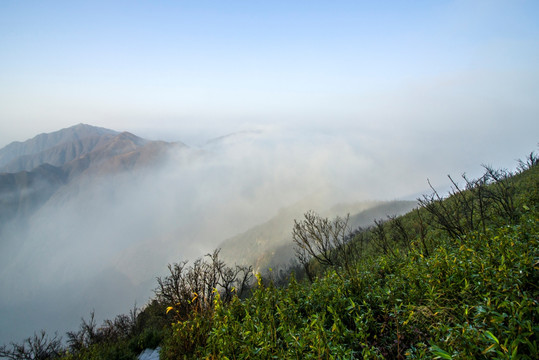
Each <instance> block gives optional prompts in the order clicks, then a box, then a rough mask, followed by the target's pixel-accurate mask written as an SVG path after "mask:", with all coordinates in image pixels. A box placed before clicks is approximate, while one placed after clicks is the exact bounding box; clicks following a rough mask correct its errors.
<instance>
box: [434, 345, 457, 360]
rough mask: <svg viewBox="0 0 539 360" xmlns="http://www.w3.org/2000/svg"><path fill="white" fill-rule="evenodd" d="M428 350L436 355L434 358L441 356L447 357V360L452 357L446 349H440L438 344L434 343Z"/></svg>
mask: <svg viewBox="0 0 539 360" xmlns="http://www.w3.org/2000/svg"><path fill="white" fill-rule="evenodd" d="M430 351H431V352H432V353H433V354H434V355H436V357H435V359H440V358H442V359H449V360H451V359H452V357H451V355H450V354H449V353H448V352H447V351H445V350H442V349H440V348H439V347H438V346H436V345H432V346H431V347H430Z"/></svg>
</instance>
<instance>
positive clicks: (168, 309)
mask: <svg viewBox="0 0 539 360" xmlns="http://www.w3.org/2000/svg"><path fill="white" fill-rule="evenodd" d="M172 309H174V308H173V307H172V306H169V307H167V312H166V313H167V314H168V313H169V311H170V310H172Z"/></svg>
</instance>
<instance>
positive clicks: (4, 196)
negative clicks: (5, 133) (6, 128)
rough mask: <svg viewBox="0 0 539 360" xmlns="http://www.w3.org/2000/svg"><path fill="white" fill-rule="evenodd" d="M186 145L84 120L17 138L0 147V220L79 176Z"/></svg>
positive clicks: (25, 211) (143, 162)
mask: <svg viewBox="0 0 539 360" xmlns="http://www.w3.org/2000/svg"><path fill="white" fill-rule="evenodd" d="M183 146H185V145H183V144H181V143H166V142H162V141H149V140H145V139H142V138H139V137H137V136H135V135H133V134H130V133H128V132H122V133H118V132H116V131H113V130H108V129H104V128H99V127H95V126H90V125H85V124H79V125H76V126H73V127H70V128H66V129H62V130H59V131H56V132H53V133H49V134H40V135H37V136H36V137H34V138H32V139H30V140H27V141H24V142H13V143H11V144H9V145H7V146H5V147H4V148H2V149H0V224H1V223H5V222H6V221H9V220H14V219H15V220H17V219H23V218H25V217H27V216H29V215H30V214H31V213H32V212H34V211H35V210H36V209H38V208H39V207H40V206H41V205H43V204H44V203H45V202H46V201H47V200H49V199H50V198H51V197H52V196H53V195H54V194H55V193H56V192H57V191H59V190H60V189H62V188H63V187H64V185H67V184H70V183H72V182H75V181H77V180H78V179H80V178H81V175H84V176H85V177H86V179H85V180H84V181H88V180H87V178H88V177H92V176H98V175H104V174H110V173H117V172H121V171H126V170H131V169H135V168H138V167H143V166H148V165H150V164H154V163H155V162H158V161H159V160H160V159H162V158H163V157H164V156H165V154H166V152H167V150H169V149H171V148H177V147H183Z"/></svg>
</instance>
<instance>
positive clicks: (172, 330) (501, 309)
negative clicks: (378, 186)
mask: <svg viewBox="0 0 539 360" xmlns="http://www.w3.org/2000/svg"><path fill="white" fill-rule="evenodd" d="M538 164H539V161H538V158H537V157H536V156H535V155H533V154H532V155H530V158H529V159H528V160H527V161H526V162H523V163H521V164H520V166H519V169H518V171H517V172H516V173H515V174H512V173H509V172H507V171H500V170H492V169H489V168H486V169H485V175H484V176H483V177H481V178H479V179H467V178H465V177H463V178H462V179H460V183H459V182H457V181H456V180H455V181H454V186H453V190H452V191H451V194H450V196H447V197H445V196H444V197H442V196H440V195H439V194H437V193H436V192H434V191H433V193H432V194H431V195H426V196H424V197H423V198H422V199H421V201H420V204H421V207H420V208H418V209H416V210H413V211H411V212H409V213H407V214H405V215H403V216H400V217H393V218H390V219H385V220H383V221H382V220H378V221H377V222H376V224H375V225H374V226H372V227H369V228H366V229H362V230H361V231H357V232H355V233H353V236H350V235H349V234H341V233H340V232H338V231H335V229H336V228H338V225H339V223H340V222H339V221H340V219H335V220H330V219H324V218H320V217H316V216H314V217H313V219H312V220H313V222H312V224H314V225H316V226H315V227H316V228H317V229H318V230H317V232H316V231H315V232H314V233H312V234H311V233H309V234H307V233H301V231H306V230H308V229H310V228H309V226H308V225H309V222H308V221H309V217H308V216H305V218H304V219H297V220H296V221H295V223H294V231H293V234H295V235H297V236H295V237H294V239H295V240H296V244H297V246H298V247H301V245H302V244H304V245H305V248H304V249H307V250H305V251H304V253H303V254H304V257H303V260H302V264H303V265H304V267H303V268H304V270H306V271H308V272H310V273H311V278H312V281H309V280H307V279H306V278H304V280H302V281H299V280H296V277H295V276H294V275H292V276H291V277H290V279H289V281H288V283H287V285H286V286H282V287H277V286H276V285H275V284H274V283H273V282H272V281H271V279H266V278H262V277H261V276H260V275H257V276H256V280H255V283H254V285H253V286H252V287H251V288H250V289H248V288H247V287H246V283H247V282H248V278H249V274H250V272H249V269H248V268H238V267H236V268H229V267H227V266H226V265H225V264H224V263H223V262H222V261H220V260H219V257H218V255H219V253H218V252H215V253H214V254H212V255H211V256H209V257H208V258H205V259H201V260H198V261H197V262H194V263H193V264H192V265H188V264H185V263H182V264H174V265H171V266H170V275H169V276H168V277H165V278H162V279H159V281H158V285H159V286H158V288H157V289H156V298H155V299H154V300H153V301H152V302H151V303H150V304H148V305H147V306H146V307H145V309H144V310H143V311H142V312H141V313H139V314H137V313H136V312H133V313H132V314H131V316H119V317H117V318H116V319H114V320H113V321H110V322H108V323H105V324H104V325H103V326H102V327H101V328H98V327H97V326H96V324H95V323H92V319H90V320H88V321H83V323H82V324H81V328H80V330H79V331H76V332H73V333H71V334H69V336H68V343H69V348H68V349H67V350H66V349H64V348H62V347H61V346H59V345H58V346H57V347H55V348H54V349H55V350H54V351H56V353H54V352H52V351H50V352H49V353H52V354H53V355H54V354H56V355H57V357H58V356H59V357H62V358H64V359H98V358H106V359H132V358H134V357H135V354H137V352H139V351H141V350H142V349H143V348H144V347H152V346H157V345H161V346H162V351H161V358H162V359H182V358H192V359H199V358H207V359H269V358H276V359H282V358H294V359H303V358H313V359H320V358H322V359H332V358H335V359H341V358H347V359H348V358H358V359H361V358H369V359H433V358H441V359H489V358H492V359H537V358H538V357H539V349H538V342H539V324H538V320H539V307H538V305H539V285H538V284H539V235H538V227H539V226H538V219H539V206H538V205H539V166H538ZM301 234H303V235H305V234H307V235H305V236H304V237H303V239H304V240H305V242H303V243H302V242H301V239H302V238H301V237H300V236H299V235H301ZM311 235H312V236H311ZM324 239H325V240H327V241H326V242H324ZM317 241H322V243H323V244H325V247H324V249H326V251H325V252H320V251H317V250H316V246H315V245H316V244H317ZM307 245H311V246H312V247H311V248H310V249H311V250H312V251H309V247H308V246H307ZM313 249H314V250H313ZM298 275H301V274H298ZM216 287H217V288H219V289H220V291H217V290H214V288H216ZM38 340H39V339H38V338H34V339H30V340H29V341H28V342H27V345H31V344H35V343H36V342H38ZM42 343H44V344H51V343H54V339H50V338H44V340H42ZM26 348H28V347H26ZM26 348H25V349H26ZM9 350H10V348H7V347H6V348H4V349H3V351H4V352H5V351H9ZM66 351H67V352H66ZM0 354H1V352H0Z"/></svg>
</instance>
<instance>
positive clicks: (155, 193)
mask: <svg viewBox="0 0 539 360" xmlns="http://www.w3.org/2000/svg"><path fill="white" fill-rule="evenodd" d="M355 151H356V150H354V149H353V148H352V147H350V144H348V143H346V142H343V141H342V140H338V139H334V138H332V137H324V136H322V137H321V136H318V137H317V136H312V134H308V135H305V136H303V137H302V136H296V134H286V133H271V132H267V131H266V132H264V131H246V132H240V133H235V134H232V135H228V136H222V137H219V138H216V139H213V140H211V139H210V140H209V141H207V143H206V145H204V146H202V147H189V146H186V145H185V144H183V143H181V142H163V141H153V140H147V139H143V138H140V137H138V136H136V135H134V134H131V133H128V132H118V131H113V130H108V129H104V128H98V127H93V126H90V125H83V124H79V125H76V126H73V127H70V128H66V129H62V130H59V131H56V132H53V133H49V134H41V135H38V136H36V137H34V138H32V139H30V140H27V141H24V142H14V143H11V144H9V145H7V146H6V147H5V148H3V149H0V236H1V237H0V239H1V241H0V342H1V343H5V342H8V341H10V340H13V339H14V340H18V339H21V338H22V337H25V336H27V335H28V334H31V333H32V332H33V331H35V330H39V329H41V328H44V329H47V330H49V331H55V330H58V331H60V333H61V332H62V331H65V330H69V329H73V328H75V327H77V325H78V322H79V319H80V317H81V316H86V315H87V314H89V313H90V312H91V311H92V310H95V312H96V315H97V317H98V319H103V318H107V317H112V316H114V315H116V314H118V313H122V312H126V311H127V310H128V309H126V306H128V305H129V304H134V303H135V302H136V303H137V304H138V305H144V303H145V302H146V301H147V300H148V298H149V297H150V296H151V294H152V290H153V289H154V287H155V277H156V276H159V275H161V274H163V272H165V271H166V265H167V263H171V262H177V261H181V260H192V259H194V258H196V257H199V256H201V255H204V254H206V253H208V252H210V251H212V250H213V249H214V248H216V247H222V248H223V254H224V255H226V258H227V261H230V262H231V263H233V262H245V260H248V261H251V262H252V263H253V264H254V265H257V266H258V267H260V270H263V268H264V266H269V265H271V264H273V263H274V262H275V260H276V256H278V257H279V258H280V259H279V260H281V261H280V262H279V261H278V263H279V265H286V263H287V262H288V261H289V260H290V259H291V258H292V257H293V250H292V249H291V248H290V246H289V244H290V243H289V242H288V241H289V240H290V238H289V235H290V224H291V223H292V221H293V219H294V217H300V216H301V215H302V213H303V212H304V211H307V210H309V209H314V210H317V211H322V212H325V213H326V214H330V215H336V214H339V215H345V214H346V212H351V213H354V212H359V211H361V210H366V209H367V208H369V207H371V206H374V205H376V204H379V203H378V202H373V201H370V202H364V201H362V200H366V198H365V196H363V197H361V196H360V195H358V194H359V193H361V192H363V193H365V192H367V191H369V189H367V188H366V187H365V186H364V185H362V180H361V178H360V177H357V179H358V180H357V181H355V182H354V183H353V187H352V188H351V187H350V183H349V179H351V178H353V176H350V174H349V173H350V172H351V171H353V172H356V171H357V170H356V169H358V170H361V169H363V170H365V168H364V167H361V166H358V165H359V164H361V162H362V161H363V160H362V159H361V157H358V156H357V153H356V152H355ZM354 165H355V166H354ZM347 174H348V175H347ZM353 188H356V189H355V190H354V189H353ZM357 190H360V191H359V192H358V191H357ZM373 194H374V196H376V194H375V193H373ZM358 201H359V202H358ZM338 202H340V203H345V205H343V207H341V209H340V211H337V210H335V209H337V208H335V207H334V205H336V203H338ZM411 205H413V203H411V202H408V203H406V204H405V205H403V206H405V207H410V206H411ZM399 211H402V210H399ZM268 226H271V227H273V229H272V230H270V231H267V230H264V229H267V227H268ZM251 237H252V239H251ZM225 239H229V240H227V241H225ZM238 241H239V243H240V245H239V246H240V247H242V249H244V250H246V251H248V253H249V257H245V256H243V255H242V254H243V253H242V252H238V251H235V249H236V248H237V246H236V245H235V244H236V243H238ZM234 255H237V256H234ZM257 259H265V260H264V261H262V262H260V261H258V260H257ZM272 259H273V260H272Z"/></svg>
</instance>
